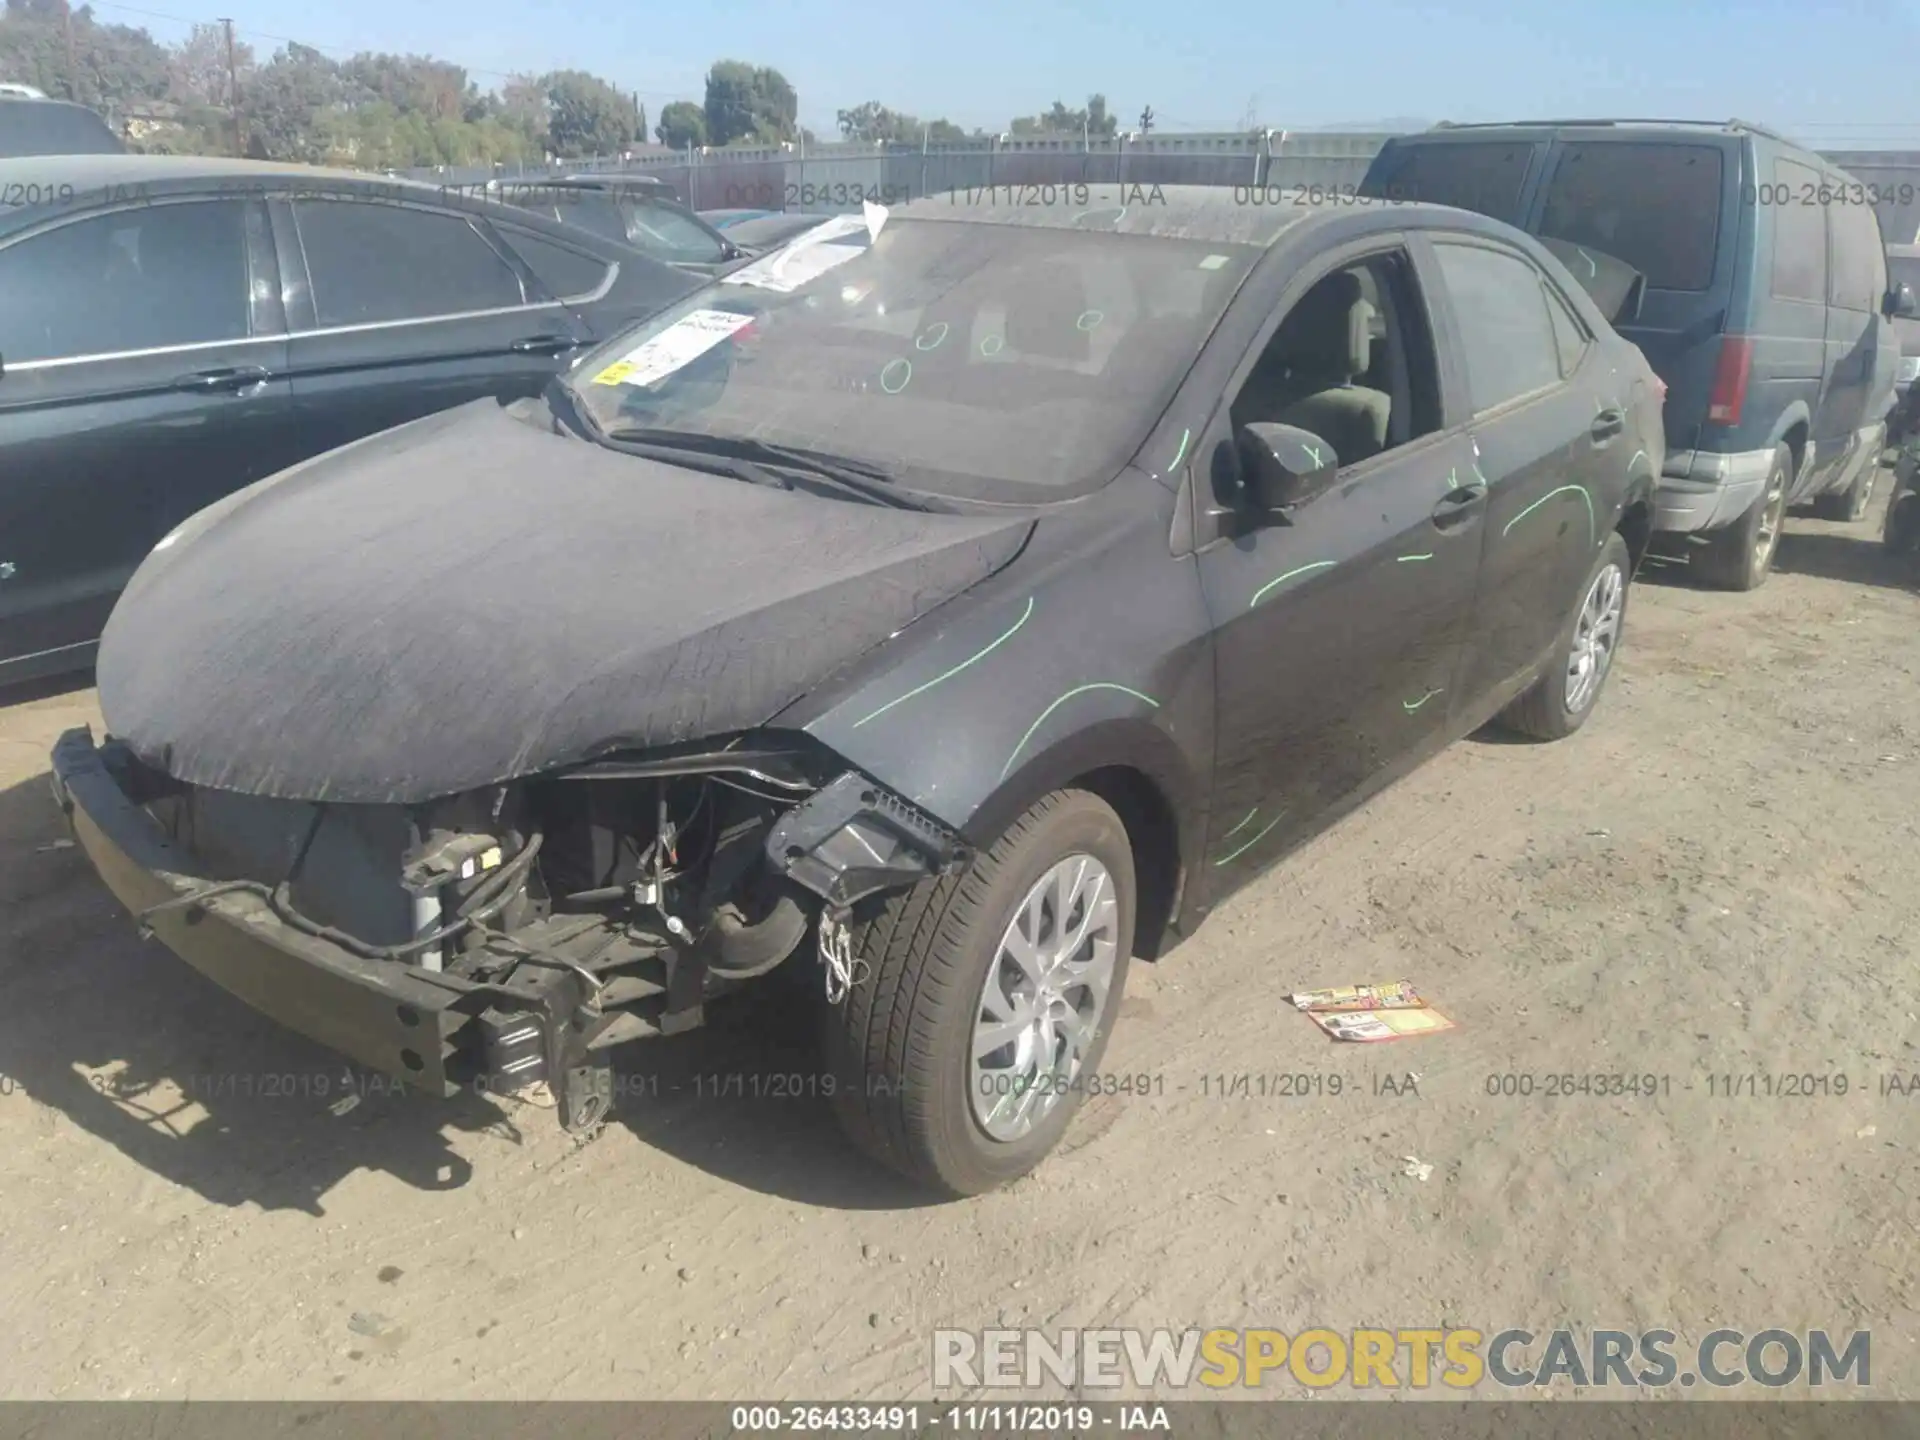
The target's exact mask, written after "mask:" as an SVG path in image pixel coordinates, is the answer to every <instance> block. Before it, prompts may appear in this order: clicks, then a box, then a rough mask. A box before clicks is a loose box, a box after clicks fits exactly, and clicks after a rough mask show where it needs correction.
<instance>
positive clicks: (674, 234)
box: [626, 199, 726, 265]
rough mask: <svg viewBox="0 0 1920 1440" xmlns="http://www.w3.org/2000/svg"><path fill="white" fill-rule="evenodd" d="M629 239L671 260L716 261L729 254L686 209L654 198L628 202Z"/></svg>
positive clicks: (691, 262) (660, 256)
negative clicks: (663, 203) (676, 207)
mask: <svg viewBox="0 0 1920 1440" xmlns="http://www.w3.org/2000/svg"><path fill="white" fill-rule="evenodd" d="M626 207H627V239H628V241H629V243H631V244H633V245H635V246H637V247H638V248H639V249H641V250H644V251H645V252H646V253H647V254H649V255H652V256H654V257H655V258H657V259H660V260H665V261H667V262H668V263H669V264H676V263H677V264H683V265H686V264H692V265H713V264H717V263H719V262H720V261H721V260H723V259H725V258H726V248H725V247H724V246H723V245H722V244H721V242H720V240H719V238H718V237H717V236H713V235H709V234H708V233H707V229H706V227H705V226H704V225H702V224H700V222H699V221H697V220H695V219H694V218H693V217H692V216H691V215H688V214H686V213H685V212H684V211H681V210H677V209H675V208H674V207H673V206H671V205H662V204H660V203H659V202H658V201H654V200H640V199H633V200H628V201H627V202H626Z"/></svg>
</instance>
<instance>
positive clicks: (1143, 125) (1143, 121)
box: [1139, 105, 1153, 135]
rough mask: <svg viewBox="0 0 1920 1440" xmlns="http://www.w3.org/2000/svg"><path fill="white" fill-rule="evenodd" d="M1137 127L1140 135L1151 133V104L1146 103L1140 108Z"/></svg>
mask: <svg viewBox="0 0 1920 1440" xmlns="http://www.w3.org/2000/svg"><path fill="white" fill-rule="evenodd" d="M1139 129H1140V133H1141V134H1142V135H1151V134H1152V133H1153V106H1151V105H1148V106H1146V107H1145V108H1144V109H1142V110H1141V112H1140V126H1139Z"/></svg>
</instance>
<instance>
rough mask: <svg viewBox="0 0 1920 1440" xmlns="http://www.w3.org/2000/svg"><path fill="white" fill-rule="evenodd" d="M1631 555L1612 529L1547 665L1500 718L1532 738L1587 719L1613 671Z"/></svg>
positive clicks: (1556, 736)
mask: <svg viewBox="0 0 1920 1440" xmlns="http://www.w3.org/2000/svg"><path fill="white" fill-rule="evenodd" d="M1632 568H1633V557H1632V555H1631V554H1630V552H1629V551H1628V550H1627V542H1626V540H1625V539H1623V538H1622V537H1621V536H1620V534H1619V533H1618V532H1617V531H1616V532H1615V533H1614V534H1612V535H1609V536H1608V537H1607V543H1606V544H1605V545H1603V546H1601V547H1600V557H1599V559H1597V560H1595V561H1594V562H1593V569H1592V570H1591V571H1589V572H1588V574H1587V583H1586V584H1585V585H1584V586H1583V587H1582V588H1581V591H1580V603H1579V607H1578V608H1577V609H1576V610H1575V611H1574V613H1573V618H1572V620H1571V621H1570V622H1569V623H1568V625H1567V628H1566V631H1565V632H1564V633H1563V634H1562V636H1561V637H1560V644H1559V645H1558V646H1557V647H1555V649H1554V653H1553V659H1552V660H1551V661H1550V662H1549V663H1548V665H1547V668H1546V671H1545V672H1544V673H1543V674H1542V675H1541V676H1540V678H1539V679H1538V680H1536V681H1535V682H1534V684H1533V688H1532V689H1530V690H1528V691H1527V692H1526V694H1524V695H1522V696H1521V697H1520V698H1519V699H1518V700H1516V701H1514V702H1513V704H1511V705H1509V706H1508V707H1507V708H1506V709H1505V710H1504V711H1502V712H1501V714H1500V723H1501V724H1502V725H1504V726H1505V727H1507V728H1508V729H1510V730H1516V731H1518V732H1519V733H1520V734H1522V735H1530V736H1532V737H1533V738H1534V739H1536V740H1560V739H1564V738H1565V737H1566V736H1568V735H1571V734H1572V733H1573V732H1574V731H1576V730H1578V729H1579V728H1580V727H1581V726H1582V725H1584V724H1586V723H1587V717H1588V716H1589V715H1591V714H1592V713H1593V707H1594V703H1595V702H1596V701H1597V700H1599V698H1600V691H1601V689H1602V687H1604V686H1605V685H1606V683H1607V676H1608V675H1610V674H1612V673H1613V661H1614V656H1615V655H1617V654H1618V653H1619V650H1620V638H1621V636H1622V634H1623V633H1624V632H1625V630H1626V625H1627V590H1628V577H1629V575H1630V574H1631V571H1632Z"/></svg>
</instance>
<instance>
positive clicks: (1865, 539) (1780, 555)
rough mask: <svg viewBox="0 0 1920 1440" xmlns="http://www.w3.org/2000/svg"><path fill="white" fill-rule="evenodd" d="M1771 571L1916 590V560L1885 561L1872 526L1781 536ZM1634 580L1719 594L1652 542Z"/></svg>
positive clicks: (1680, 558) (1682, 555)
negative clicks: (1652, 544)
mask: <svg viewBox="0 0 1920 1440" xmlns="http://www.w3.org/2000/svg"><path fill="white" fill-rule="evenodd" d="M1789 525H1790V527H1791V521H1790V522H1789ZM1773 568H1774V570H1775V571H1776V572H1778V573H1779V574H1782V575H1810V576H1813V577H1815V578H1817V579H1821V580H1842V581H1848V582H1850V583H1852V584H1855V585H1873V586H1878V587H1881V588H1884V589H1889V590H1908V591H1911V590H1915V589H1920V560H1913V559H1902V558H1901V557H1899V556H1895V555H1889V554H1888V553H1887V552H1886V550H1885V549H1884V548H1883V547H1882V546H1881V544H1880V530H1879V526H1878V524H1877V523H1861V524H1858V525H1848V526H1844V527H1842V526H1838V525H1827V524H1823V525H1822V526H1821V528H1819V529H1816V530H1808V529H1801V528H1798V527H1791V528H1788V529H1786V530H1783V531H1782V532H1781V534H1780V548H1779V550H1778V551H1777V552H1776V553H1775V555H1774V557H1773ZM1634 580H1635V583H1637V584H1645V585H1659V586H1663V587H1669V588H1673V589H1682V590H1700V591H1708V592H1712V593H1722V592H1720V591H1719V589H1718V587H1716V586H1712V585H1708V584H1706V583H1705V582H1704V581H1702V580H1700V579H1699V578H1698V575H1697V573H1696V572H1695V571H1694V570H1693V568H1692V566H1690V565H1689V564H1688V563H1687V556H1686V552H1685V551H1684V550H1681V549H1678V548H1672V547H1667V548H1663V547H1661V546H1660V545H1659V544H1658V542H1656V545H1655V548H1654V549H1653V550H1651V551H1650V552H1648V554H1647V557H1646V559H1645V560H1643V561H1641V563H1640V570H1639V573H1638V574H1637V575H1635V576H1634Z"/></svg>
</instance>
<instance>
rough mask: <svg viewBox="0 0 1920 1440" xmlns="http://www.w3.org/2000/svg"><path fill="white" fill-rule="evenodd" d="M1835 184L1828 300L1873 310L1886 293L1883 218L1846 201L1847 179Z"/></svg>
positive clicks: (1830, 210) (1829, 214)
mask: <svg viewBox="0 0 1920 1440" xmlns="http://www.w3.org/2000/svg"><path fill="white" fill-rule="evenodd" d="M1834 188H1835V190H1836V192H1837V194H1836V198H1835V200H1834V203H1833V204H1831V205H1829V206H1828V207H1827V255H1828V266H1827V303H1828V304H1829V305H1834V306H1837V307H1839V308H1840V309H1842V310H1858V311H1864V312H1868V313H1871V312H1873V311H1875V310H1878V309H1879V308H1880V297H1881V296H1883V295H1885V294H1886V293H1887V276H1886V253H1887V252H1886V249H1885V246H1884V244H1883V243H1882V241H1881V239H1880V222H1879V221H1878V220H1876V219H1875V218H1874V214H1873V211H1872V210H1870V209H1869V208H1868V207H1867V206H1865V205H1849V204H1848V203H1846V188H1845V185H1844V183H1841V184H1836V185H1835V187H1834Z"/></svg>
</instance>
